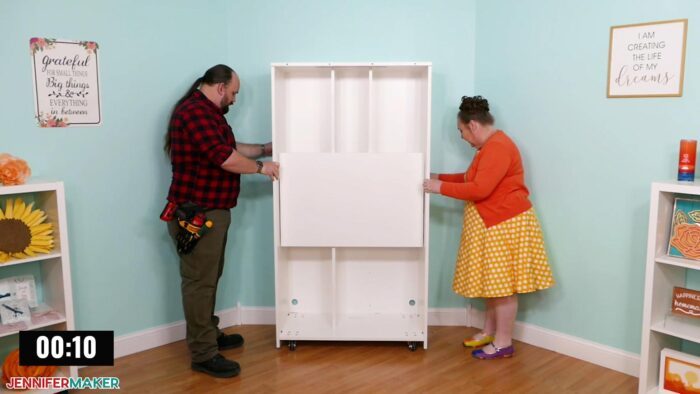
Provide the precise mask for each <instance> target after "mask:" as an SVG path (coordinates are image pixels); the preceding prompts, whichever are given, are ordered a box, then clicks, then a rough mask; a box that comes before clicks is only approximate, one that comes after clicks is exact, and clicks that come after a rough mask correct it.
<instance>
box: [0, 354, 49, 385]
mask: <svg viewBox="0 0 700 394" xmlns="http://www.w3.org/2000/svg"><path fill="white" fill-rule="evenodd" d="M56 369H57V367H55V366H54V367H40V366H26V367H25V366H21V365H19V349H15V350H13V351H12V352H10V354H8V355H7V357H6V358H5V362H4V363H2V380H3V382H5V384H7V383H9V382H10V378H42V377H45V378H48V377H51V376H53V374H55V373H56Z"/></svg>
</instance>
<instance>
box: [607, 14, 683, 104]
mask: <svg viewBox="0 0 700 394" xmlns="http://www.w3.org/2000/svg"><path fill="white" fill-rule="evenodd" d="M687 31H688V20H687V19H679V20H672V21H663V22H651V23H640V24H635V25H623V26H612V27H611V28H610V49H609V55H608V56H609V57H608V97H610V98H618V97H620V98H622V97H680V96H682V95H683V72H684V67H685V40H686V35H687Z"/></svg>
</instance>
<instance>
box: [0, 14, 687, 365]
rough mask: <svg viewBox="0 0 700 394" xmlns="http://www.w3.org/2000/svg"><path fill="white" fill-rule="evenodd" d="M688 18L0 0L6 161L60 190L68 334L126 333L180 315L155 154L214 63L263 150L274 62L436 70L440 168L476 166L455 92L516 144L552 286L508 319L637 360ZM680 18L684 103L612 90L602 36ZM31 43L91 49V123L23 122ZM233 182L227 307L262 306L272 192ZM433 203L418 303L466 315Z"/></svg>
mask: <svg viewBox="0 0 700 394" xmlns="http://www.w3.org/2000/svg"><path fill="white" fill-rule="evenodd" d="M699 16H700V4H698V3H697V2H696V1H693V0H685V1H682V0H676V1H670V0H669V1H662V2H658V1H651V0H643V1H632V0H624V1H618V2H614V3H610V2H602V1H597V2H588V3H586V4H582V3H579V2H574V1H572V0H566V1H554V0H537V1H529V2H519V1H515V0H508V1H506V0H499V1H485V0H482V1H478V2H477V1H475V0H471V1H459V0H441V1H433V2H428V1H418V0H410V1H399V0H391V1H381V2H377V1H369V0H357V1H320V0H299V1H294V2H290V1H282V0H272V1H265V2H254V1H252V0H239V1H236V2H227V1H225V0H217V1H208V2H199V3H196V4H195V3H194V2H189V1H184V0H182V1H168V2H165V1H162V2H155V1H153V2H137V1H134V0H128V1H119V2H89V1H62V2H60V3H59V2H55V1H43V0H31V1H19V0H0V35H1V36H2V37H5V39H4V40H2V41H0V53H1V54H2V57H3V61H2V63H0V75H2V82H1V84H0V86H1V87H2V88H1V89H0V111H1V114H2V126H0V137H1V139H0V141H2V142H0V152H5V151H6V152H10V153H12V154H14V155H17V156H20V157H23V158H24V159H26V160H27V161H28V162H29V163H30V164H31V166H32V168H33V171H34V175H35V178H45V179H59V180H63V181H64V182H65V183H66V194H67V199H68V209H69V212H68V218H69V226H70V246H71V257H72V261H71V262H72V268H73V279H74V299H75V309H76V318H77V325H78V327H79V328H81V329H114V330H115V331H116V334H117V335H121V334H126V333H130V332H134V331H138V330H142V329H147V328H150V327H154V326H158V325H162V324H167V323H170V322H174V321H178V320H180V319H182V312H181V304H180V295H179V275H178V270H177V261H176V256H175V253H174V251H173V250H172V246H171V245H170V242H169V240H168V238H167V236H166V232H165V228H164V225H163V224H162V223H161V222H159V220H158V219H157V216H158V214H159V213H160V210H161V209H162V205H163V202H164V197H165V193H166V189H167V186H168V182H169V167H168V164H167V161H166V160H165V158H164V157H163V155H162V153H161V150H160V146H161V139H162V134H163V132H164V130H165V127H166V123H167V119H168V115H169V111H170V109H171V106H172V104H173V103H174V101H175V100H176V99H177V98H178V97H179V96H180V95H181V94H183V93H184V91H185V90H186V89H187V87H188V86H189V85H190V83H191V82H192V81H193V80H194V79H195V78H196V77H198V76H199V75H201V74H202V73H203V71H204V70H205V69H206V68H207V67H209V66H211V65H213V64H216V63H227V64H229V65H231V66H232V67H234V68H235V69H236V70H237V71H238V73H239V74H240V76H241V79H242V89H241V94H240V96H239V100H238V102H237V104H236V106H234V107H233V109H232V111H231V113H229V115H228V118H229V121H230V123H231V124H232V125H233V126H234V129H235V131H236V135H237V137H238V139H239V140H241V141H247V142H263V141H267V140H269V139H270V86H269V77H270V75H269V64H270V63H271V62H278V61H279V62H321V61H323V62H362V61H414V60H417V61H431V62H432V63H433V92H432V94H433V103H432V104H433V113H432V119H433V124H432V128H433V137H432V149H433V151H432V166H433V169H434V170H435V171H458V170H463V169H465V168H466V166H467V165H468V163H469V160H470V159H471V155H472V153H471V151H470V149H469V148H468V147H467V146H466V145H465V144H464V143H462V142H461V141H460V140H459V139H458V135H457V132H456V130H455V124H454V120H455V110H456V107H457V105H458V103H459V98H460V97H461V96H462V95H471V94H475V93H478V94H482V95H484V96H485V97H487V98H488V99H489V100H490V102H491V103H492V108H493V112H494V114H495V116H496V117H497V124H498V126H500V127H502V128H503V129H505V130H506V131H507V132H509V133H510V134H511V135H512V136H513V138H514V139H515V140H516V141H517V142H518V144H519V146H520V147H521V150H522V153H523V157H524V162H525V166H526V171H527V177H528V178H527V181H528V184H529V186H530V188H531V190H532V194H533V200H534V202H535V204H536V207H537V209H538V212H539V215H540V218H541V220H542V223H543V226H544V230H545V236H546V240H547V243H548V250H549V253H550V257H551V262H552V266H553V268H554V272H555V276H556V279H557V280H558V286H557V288H555V289H552V290H549V291H546V292H541V293H537V294H533V295H527V296H524V297H523V303H522V308H521V313H520V316H519V318H520V319H521V320H523V321H526V322H528V323H532V324H536V325H539V326H542V327H545V328H548V329H552V330H556V331H560V332H563V333H566V334H570V335H575V336H579V337H582V338H586V339H589V340H593V341H596V342H600V343H603V344H607V345H611V346H614V347H617V348H621V349H624V350H629V351H632V352H638V351H639V342H640V324H641V310H642V298H643V279H644V259H645V244H646V239H645V236H646V225H647V217H648V203H649V183H650V182H651V181H653V180H657V179H670V178H673V177H674V175H675V172H674V169H675V165H676V155H677V144H678V140H679V139H680V138H683V137H697V132H698V123H697V121H695V120H693V118H692V114H694V113H695V112H696V108H698V106H699V105H700V98H699V96H698V83H700V82H698V78H697V76H696V75H694V73H693V70H697V69H698V62H699V61H700V60H698V56H696V53H697V52H698V50H700V48H699V46H700V44H698V43H700V40H698V35H697V33H696V29H695V28H694V24H693V22H694V21H695V20H696V19H698V18H697V17H699ZM675 18H688V19H690V24H689V30H688V34H689V37H688V48H687V58H686V79H685V91H684V96H683V97H682V98H667V99H617V100H611V99H607V98H606V97H605V81H606V76H607V51H608V38H609V27H610V26H611V25H619V24H627V23H638V22H646V21H655V20H664V19H675ZM33 36H45V37H56V38H66V39H79V40H83V39H85V40H94V41H96V42H98V43H99V44H100V48H101V52H100V56H101V59H100V75H101V92H102V103H103V125H102V126H101V127H90V128H68V129H54V130H46V129H39V128H37V127H36V126H35V123H34V119H33V118H32V112H33V102H32V100H33V95H32V90H31V86H32V83H31V68H30V62H29V51H28V40H29V38H30V37H33ZM243 188H244V190H243V194H242V197H241V201H240V205H239V207H238V208H236V209H235V210H234V215H233V225H232V229H231V233H230V237H229V240H230V246H229V249H228V251H227V253H228V261H227V267H226V269H225V272H224V277H223V279H222V286H221V288H220V291H219V298H218V300H219V305H218V306H219V308H221V309H225V308H230V307H232V306H234V305H235V304H236V302H237V301H240V302H241V303H242V304H243V305H247V306H272V305H273V304H274V286H273V283H274V282H273V279H274V273H273V254H272V212H271V202H272V200H271V194H272V193H271V189H272V188H271V186H270V184H269V183H267V182H265V181H264V180H263V179H262V178H261V177H256V176H246V177H244V183H243ZM432 201H433V202H432V208H431V209H432V212H431V245H430V247H431V271H430V274H431V277H430V306H431V307H442V308H445V307H460V306H464V305H465V304H466V303H465V301H464V300H463V299H462V298H460V297H457V296H455V295H453V294H452V292H451V280H452V270H453V267H454V256H455V252H456V248H457V244H458V239H459V235H460V234H459V233H460V230H461V216H462V205H461V203H459V202H457V201H451V200H448V199H445V198H440V197H433V199H432ZM697 279H698V278H691V282H693V283H694V285H695V287H697V284H698V283H700V281H698V280H697ZM693 283H691V285H693Z"/></svg>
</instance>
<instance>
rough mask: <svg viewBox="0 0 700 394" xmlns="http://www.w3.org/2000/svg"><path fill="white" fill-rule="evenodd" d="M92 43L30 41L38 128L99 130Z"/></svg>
mask: <svg viewBox="0 0 700 394" xmlns="http://www.w3.org/2000/svg"><path fill="white" fill-rule="evenodd" d="M98 49H99V46H98V45H97V43H96V42H93V41H69V40H56V39H51V38H40V37H34V38H32V39H30V40H29V52H30V54H31V57H32V71H33V81H34V106H35V109H36V113H35V114H34V116H35V117H36V119H37V123H38V125H39V126H40V127H68V126H99V125H100V124H101V123H102V110H101V108H100V86H99V74H98V67H97V52H98Z"/></svg>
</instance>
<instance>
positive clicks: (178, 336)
mask: <svg viewBox="0 0 700 394" xmlns="http://www.w3.org/2000/svg"><path fill="white" fill-rule="evenodd" d="M217 315H218V316H219V319H220V326H221V327H224V328H225V327H231V326H239V325H243V324H246V325H249V324H260V325H273V324H275V308H273V307H241V306H237V307H234V308H230V309H225V310H222V311H219V312H217ZM428 325H431V326H462V327H477V328H483V326H484V313H483V312H482V311H480V310H478V309H476V308H472V307H467V308H432V309H430V310H429V311H428ZM513 337H514V338H515V339H516V340H519V341H522V342H525V343H529V344H531V345H534V346H537V347H541V348H544V349H548V350H552V351H554V352H557V353H561V354H564V355H567V356H570V357H574V358H578V359H580V360H584V361H587V362H590V363H593V364H597V365H600V366H603V367H605V368H609V369H612V370H615V371H619V372H622V373H625V374H627V375H632V376H638V375H639V355H638V354H634V353H630V352H626V351H623V350H620V349H616V348H613V347H610V346H606V345H601V344H599V343H596V342H592V341H588V340H585V339H581V338H578V337H574V336H571V335H567V334H562V333H559V332H556V331H552V330H548V329H546V328H542V327H538V326H535V325H532V324H528V323H522V322H516V323H515V328H514V332H513ZM183 339H185V322H184V320H181V321H178V322H175V323H170V324H165V325H162V326H158V327H154V328H150V329H147V330H143V331H138V332H135V333H131V334H126V335H121V336H119V337H117V338H115V341H114V357H115V358H119V357H124V356H127V355H129V354H133V353H138V352H142V351H144V350H148V349H152V348H155V347H158V346H163V345H167V344H169V343H172V342H177V341H181V340H183Z"/></svg>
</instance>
